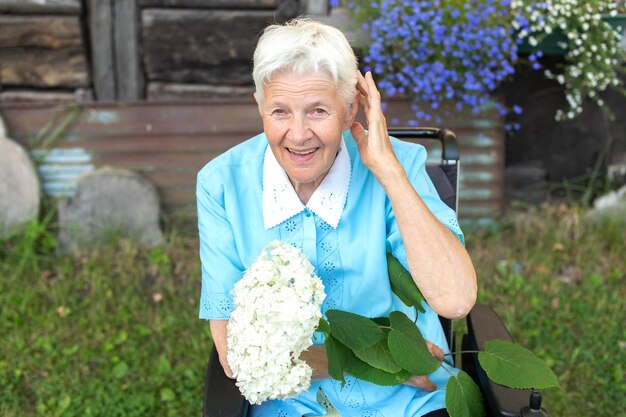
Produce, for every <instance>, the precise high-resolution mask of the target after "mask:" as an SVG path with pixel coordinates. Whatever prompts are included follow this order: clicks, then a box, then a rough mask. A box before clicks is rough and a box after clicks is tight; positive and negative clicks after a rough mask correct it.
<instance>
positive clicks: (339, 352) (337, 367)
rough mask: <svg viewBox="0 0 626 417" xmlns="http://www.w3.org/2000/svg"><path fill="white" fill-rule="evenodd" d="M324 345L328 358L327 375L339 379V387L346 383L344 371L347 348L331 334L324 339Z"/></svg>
mask: <svg viewBox="0 0 626 417" xmlns="http://www.w3.org/2000/svg"><path fill="white" fill-rule="evenodd" d="M324 346H325V347H326V358H327V359H328V375H330V376H331V377H332V378H334V379H336V380H337V381H341V387H342V388H343V386H344V385H345V383H346V379H345V377H344V375H343V374H344V372H346V361H347V356H348V348H347V347H346V346H345V345H344V344H343V343H341V342H340V341H339V340H337V339H335V338H334V337H332V336H327V337H326V340H325V341H324Z"/></svg>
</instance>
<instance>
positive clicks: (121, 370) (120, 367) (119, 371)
mask: <svg viewBox="0 0 626 417" xmlns="http://www.w3.org/2000/svg"><path fill="white" fill-rule="evenodd" d="M111 374H112V375H113V378H123V377H125V376H126V375H127V374H128V365H127V364H126V362H119V363H118V364H117V365H115V366H114V367H113V370H112V371H111Z"/></svg>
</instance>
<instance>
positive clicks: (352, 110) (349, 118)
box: [342, 92, 359, 130]
mask: <svg viewBox="0 0 626 417" xmlns="http://www.w3.org/2000/svg"><path fill="white" fill-rule="evenodd" d="M358 111H359V93H358V92H357V93H356V94H355V95H354V100H352V103H350V104H349V105H348V109H347V111H346V119H345V120H344V124H343V126H342V130H347V129H350V126H352V124H353V123H354V119H355V118H356V114H357V112H358Z"/></svg>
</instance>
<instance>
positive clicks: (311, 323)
mask: <svg viewBox="0 0 626 417" xmlns="http://www.w3.org/2000/svg"><path fill="white" fill-rule="evenodd" d="M232 295H233V299H234V304H235V310H234V311H233V313H232V315H231V317H230V320H229V321H228V363H229V364H230V367H231V369H232V371H233V373H234V375H235V377H236V378H237V382H236V384H237V386H238V387H239V390H240V391H241V393H242V394H243V395H244V397H246V399H247V400H248V401H249V402H251V403H253V404H260V403H262V402H263V401H266V400H271V399H285V398H288V397H293V396H295V395H297V394H299V393H300V392H302V391H305V390H307V389H308V388H309V386H310V383H311V373H312V370H311V367H310V366H309V365H308V364H307V363H306V362H304V361H302V360H300V359H299V356H300V354H301V353H302V352H303V351H304V350H306V349H308V348H309V346H311V345H312V343H313V341H312V338H311V336H312V335H313V333H314V331H315V329H316V327H317V326H318V323H319V321H320V318H321V317H322V314H321V308H320V307H321V304H322V302H323V301H324V298H325V296H326V295H325V293H324V285H323V284H322V281H321V279H320V278H319V277H317V276H316V275H315V273H314V267H313V265H311V263H310V262H309V260H308V259H307V258H306V256H305V255H304V254H303V253H302V252H301V251H300V250H298V249H296V248H294V247H293V246H291V245H289V244H287V243H284V242H279V241H272V242H270V243H269V244H268V245H267V246H266V247H265V248H264V249H263V251H262V252H261V254H260V255H259V257H258V258H257V259H256V260H255V261H254V263H253V264H252V265H251V266H250V268H248V269H247V270H246V272H245V273H244V275H243V278H242V279H241V280H240V281H239V282H238V283H237V284H236V285H235V288H234V289H233V290H232Z"/></svg>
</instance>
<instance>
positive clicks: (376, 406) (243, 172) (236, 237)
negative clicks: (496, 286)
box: [197, 20, 476, 417]
mask: <svg viewBox="0 0 626 417" xmlns="http://www.w3.org/2000/svg"><path fill="white" fill-rule="evenodd" d="M253 76H254V82H255V85H256V93H255V94H254V98H255V99H256V102H257V104H258V108H259V113H260V115H261V119H262V120H263V133H261V134H259V135H257V136H255V137H253V138H251V139H249V140H247V141H245V142H243V143H242V144H240V145H238V146H236V147H234V148H232V149H231V150H229V151H227V152H226V153H224V154H222V155H221V156H219V157H217V158H215V159H214V160H212V161H211V162H210V163H208V164H207V165H206V166H205V167H204V168H203V169H202V170H201V171H200V173H199V174H198V183H197V201H198V223H199V233H200V256H201V261H202V292H201V305H200V318H202V319H208V320H210V326H211V333H212V336H213V340H214V343H215V346H216V348H217V350H218V353H219V357H220V362H221V364H222V366H223V367H224V370H225V371H226V374H227V375H229V376H232V372H231V371H230V368H229V366H228V358H227V355H226V353H227V349H226V340H227V339H226V324H227V320H228V318H229V316H230V313H231V311H232V309H233V307H232V299H231V295H230V294H229V292H230V290H231V289H232V288H233V286H234V284H235V283H236V282H237V281H238V280H239V279H240V278H241V276H242V274H243V272H244V270H246V268H248V267H249V266H250V265H251V263H252V262H253V261H254V260H255V258H256V257H257V256H258V255H259V253H260V252H261V250H262V249H263V247H264V246H265V245H266V244H267V243H268V242H269V241H271V240H275V239H276V240H281V241H285V242H288V243H290V244H292V245H293V246H295V247H296V248H299V249H301V250H302V251H303V253H304V254H305V255H306V256H307V257H308V258H309V260H310V261H311V263H312V264H313V265H314V266H315V267H316V273H317V275H318V276H319V277H321V279H322V281H323V283H324V285H325V291H326V299H325V300H324V303H323V306H322V312H325V311H326V310H328V309H331V308H336V309H341V310H345V311H351V312H355V313H358V314H361V315H365V316H369V317H382V316H388V315H389V313H390V312H391V311H394V310H400V311H404V312H405V313H406V314H407V315H409V317H411V318H415V317H416V312H415V311H414V310H413V309H409V308H407V307H406V306H405V305H404V304H403V303H402V302H401V301H400V300H399V299H398V298H397V297H396V296H395V295H394V294H393V293H392V291H391V289H390V285H389V280H388V278H387V262H386V252H388V251H391V252H392V253H393V255H394V256H395V257H396V258H398V260H399V261H400V262H401V263H402V264H403V265H404V266H405V267H407V268H408V269H409V270H410V271H411V275H412V277H413V279H414V280H415V283H416V284H417V286H418V287H419V288H420V290H421V292H422V293H423V295H424V297H425V298H426V301H427V302H428V306H426V313H425V314H420V315H419V318H418V321H417V326H418V327H419V329H420V330H421V332H422V334H423V335H424V338H425V339H427V340H429V341H430V345H429V346H430V348H431V352H432V353H433V354H434V355H435V356H441V351H440V350H439V347H440V348H441V349H443V350H444V351H448V346H447V344H446V341H445V338H444V336H443V331H442V329H441V326H440V324H439V320H438V317H437V314H439V315H442V316H444V317H448V318H460V317H463V316H465V315H466V314H467V313H468V311H469V310H470V309H471V307H472V306H473V304H474V302H475V298H476V276H475V272H474V268H473V266H472V263H471V260H470V258H469V256H468V254H467V252H466V251H465V249H464V246H463V244H462V240H463V236H462V232H461V230H460V229H459V226H458V223H457V220H456V216H455V213H454V212H453V211H452V210H450V209H449V208H448V207H447V206H446V205H445V204H444V203H443V202H442V201H441V200H440V199H439V197H438V195H437V193H436V191H435V188H434V186H433V184H432V183H431V181H430V180H429V178H428V176H427V174H426V170H425V160H426V152H425V150H424V148H423V147H422V146H420V145H416V144H410V143H405V142H400V141H398V140H396V139H393V138H390V137H389V136H388V135H387V127H386V121H385V116H384V115H383V113H382V110H381V104H380V94H379V92H378V90H377V88H376V85H375V83H374V80H373V79H372V75H371V73H369V72H368V73H366V74H365V76H363V75H362V74H361V73H360V72H359V71H358V70H357V60H356V57H355V55H354V53H353V51H352V49H351V47H350V45H349V44H348V42H347V40H346V39H345V37H344V36H343V34H342V33H341V32H340V31H338V30H337V29H334V28H332V27H329V26H326V25H322V24H320V23H316V22H312V21H307V20H295V21H292V22H289V23H287V24H285V25H272V26H269V27H268V28H267V29H266V30H265V32H264V33H263V35H262V37H261V38H260V40H259V43H258V46H257V48H256V51H255V53H254V73H253ZM359 107H361V108H362V109H363V111H364V114H365V119H366V121H367V127H368V131H366V130H365V129H364V128H363V126H362V125H361V124H359V123H356V122H355V121H354V120H355V115H356V114H357V111H358V109H359ZM314 343H315V344H314V345H313V346H312V347H311V348H310V349H309V350H308V351H307V352H305V353H304V354H303V358H304V359H305V360H306V361H307V362H308V363H309V364H310V365H311V366H312V368H313V372H314V376H313V382H312V384H311V388H310V389H309V390H308V391H307V392H305V393H303V394H300V395H299V396H297V397H295V398H292V399H288V400H284V401H279V400H274V401H267V402H265V403H263V404H261V405H259V406H254V407H253V409H252V415H254V416H294V417H295V416H297V417H300V416H309V415H324V414H325V411H324V408H323V407H322V406H321V405H320V404H318V403H317V402H316V398H317V393H318V391H319V390H320V389H321V390H322V391H323V393H324V395H325V396H326V398H327V399H328V400H329V401H330V403H332V405H333V406H334V407H335V408H336V409H337V410H338V412H339V413H340V414H341V415H342V416H389V417H397V416H423V415H430V416H435V415H446V414H445V410H444V411H443V414H442V411H441V409H443V408H444V407H445V404H444V394H445V391H444V390H445V384H446V383H447V379H448V378H449V374H448V373H447V372H446V371H445V370H443V369H441V368H440V369H439V370H438V371H436V372H435V373H434V374H432V375H429V376H419V375H418V376H415V377H413V378H411V379H409V380H408V381H406V382H405V383H404V384H402V385H398V386H393V387H381V386H377V385H373V384H371V383H368V382H365V381H362V380H359V379H357V378H354V377H351V376H347V377H346V381H347V383H346V385H345V386H344V387H343V388H342V387H341V383H340V382H339V381H336V380H333V379H331V378H329V376H328V374H327V363H326V359H325V352H324V347H323V340H322V337H321V336H319V335H318V334H317V333H316V335H315V337H314Z"/></svg>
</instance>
